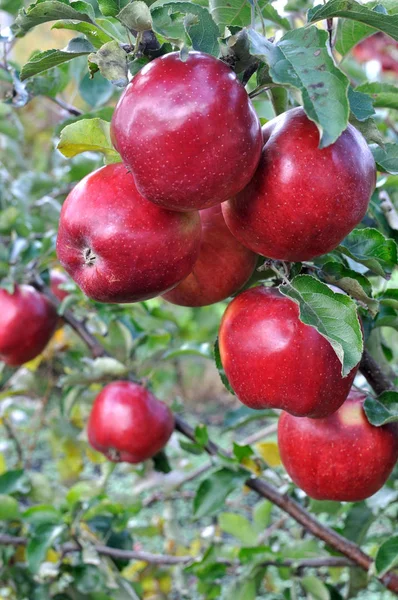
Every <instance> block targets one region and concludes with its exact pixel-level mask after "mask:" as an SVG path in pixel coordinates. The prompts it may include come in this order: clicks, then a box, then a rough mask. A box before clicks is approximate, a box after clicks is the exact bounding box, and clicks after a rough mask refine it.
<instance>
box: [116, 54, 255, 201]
mask: <svg viewBox="0 0 398 600" xmlns="http://www.w3.org/2000/svg"><path fill="white" fill-rule="evenodd" d="M111 132H112V140H113V143H114V145H115V147H116V149H117V150H118V152H119V153H120V154H121V156H122V159H123V161H124V162H125V163H126V164H127V165H128V166H129V167H130V168H131V171H132V173H133V175H134V179H135V182H136V184H137V189H138V190H139V192H140V193H141V194H142V195H143V196H144V197H145V198H147V199H148V200H151V201H152V202H155V203H156V204H159V205H160V206H164V207H166V208H170V209H173V210H179V211H180V210H181V211H186V210H196V209H201V208H208V207H210V206H214V205H215V204H219V203H220V202H223V201H224V200H227V199H228V198H230V197H231V196H232V195H234V194H236V193H237V192H239V191H240V190H241V189H242V188H243V187H244V186H245V185H246V184H247V183H248V182H249V181H250V179H251V178H252V176H253V174H254V171H255V169H256V167H257V164H258V161H259V159H260V154H261V148H262V138H261V127H260V122H259V119H258V117H257V115H256V113H255V110H254V108H253V105H252V103H251V101H250V99H249V96H248V95H247V93H246V90H245V89H244V87H243V86H242V85H241V83H240V82H239V81H238V79H237V78H236V75H235V73H234V72H233V71H232V70H231V69H230V68H229V67H228V66H227V65H226V64H225V63H223V62H221V61H220V60H218V59H216V58H214V57H212V56H209V55H207V54H202V53H200V52H190V53H189V55H188V57H187V59H186V60H185V61H182V60H181V58H180V54H179V52H173V53H171V54H166V55H165V56H161V57H160V58H157V59H156V60H154V61H152V62H151V63H149V64H148V65H146V66H145V67H144V68H143V69H141V71H140V72H139V73H138V74H137V75H136V76H135V77H134V79H133V81H132V82H131V83H130V85H129V86H128V87H127V88H126V91H125V92H124V94H123V95H122V97H121V98H120V100H119V103H118V105H117V107H116V110H115V112H114V115H113V119H112V128H111Z"/></svg>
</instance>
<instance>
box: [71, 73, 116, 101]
mask: <svg viewBox="0 0 398 600" xmlns="http://www.w3.org/2000/svg"><path fill="white" fill-rule="evenodd" d="M113 92H114V89H113V86H112V84H111V83H110V82H109V81H108V80H107V79H105V77H103V76H102V75H101V73H97V74H96V76H95V77H90V75H89V74H88V73H86V75H85V76H84V77H83V79H82V80H81V82H80V84H79V93H80V95H81V97H82V98H83V100H84V101H85V102H87V104H89V105H90V107H92V108H94V107H96V106H101V105H102V104H105V103H106V102H108V100H109V99H110V98H111V97H112V94H113Z"/></svg>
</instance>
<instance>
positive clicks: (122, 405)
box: [87, 381, 174, 463]
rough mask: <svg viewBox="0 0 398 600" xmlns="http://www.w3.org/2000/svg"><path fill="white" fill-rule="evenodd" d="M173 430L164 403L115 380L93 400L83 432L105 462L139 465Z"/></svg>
mask: <svg viewBox="0 0 398 600" xmlns="http://www.w3.org/2000/svg"><path fill="white" fill-rule="evenodd" d="M173 428H174V417H173V414H172V413H171V411H170V409H169V408H168V406H167V405H166V404H164V403H163V402H161V401H160V400H158V399H157V398H156V397H155V396H154V395H153V394H151V392H149V391H148V390H147V389H145V388H144V387H143V386H141V385H138V384H137V383H132V382H130V381H115V382H113V383H110V384H109V385H106V386H105V387H104V389H103V390H102V392H101V393H100V394H99V395H98V396H97V397H96V399H95V400H94V404H93V408H92V410H91V414H90V418H89V422H88V427H87V433H88V440H89V442H90V444H91V446H92V447H93V448H94V449H95V450H98V452H102V454H105V456H106V457H107V458H108V459H109V460H111V461H113V462H129V463H139V462H142V461H144V460H147V459H148V458H150V457H151V456H154V455H155V454H156V453H157V452H159V451H160V450H161V449H162V448H163V447H164V446H165V445H166V443H167V441H168V439H169V438H170V436H171V434H172V432H173Z"/></svg>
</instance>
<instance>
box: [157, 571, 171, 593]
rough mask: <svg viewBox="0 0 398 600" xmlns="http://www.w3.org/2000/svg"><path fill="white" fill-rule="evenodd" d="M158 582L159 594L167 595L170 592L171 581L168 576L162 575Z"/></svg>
mask: <svg viewBox="0 0 398 600" xmlns="http://www.w3.org/2000/svg"><path fill="white" fill-rule="evenodd" d="M158 581H159V589H160V591H161V592H163V593H164V594H168V593H170V592H171V588H172V580H171V577H170V575H168V574H165V575H162V576H161V577H160V578H159V580H158Z"/></svg>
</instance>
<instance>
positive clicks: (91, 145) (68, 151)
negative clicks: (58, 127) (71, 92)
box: [58, 118, 120, 163]
mask: <svg viewBox="0 0 398 600" xmlns="http://www.w3.org/2000/svg"><path fill="white" fill-rule="evenodd" d="M58 150H59V151H60V152H61V153H62V154H63V155H64V156H66V157H67V158H71V157H72V156H76V155H77V154H81V153H82V152H101V153H102V154H104V156H105V161H106V162H107V163H112V162H120V156H119V154H118V153H117V152H116V150H115V149H114V148H113V145H112V142H111V136H110V124H109V123H108V122H107V121H103V120H102V119H98V118H95V119H82V120H81V121H76V122H75V123H71V124H70V125H67V126H66V127H64V129H63V130H62V132H61V139H60V141H59V144H58Z"/></svg>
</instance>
